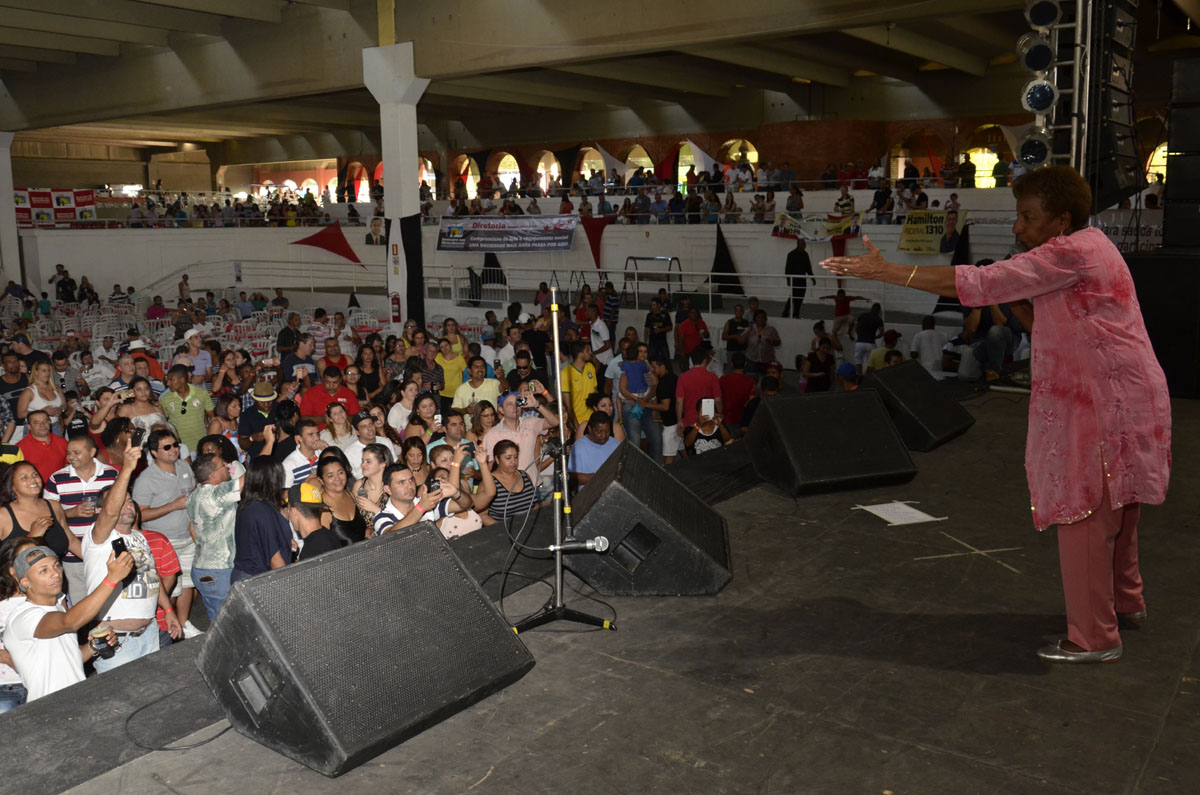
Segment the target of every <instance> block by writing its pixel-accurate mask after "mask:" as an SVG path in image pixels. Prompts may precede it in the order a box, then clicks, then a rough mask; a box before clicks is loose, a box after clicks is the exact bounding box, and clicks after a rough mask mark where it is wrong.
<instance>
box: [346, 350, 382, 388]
mask: <svg viewBox="0 0 1200 795" xmlns="http://www.w3.org/2000/svg"><path fill="white" fill-rule="evenodd" d="M352 366H353V367H357V368H358V374H359V375H358V395H357V397H358V399H359V400H374V399H375V396H376V395H378V394H379V392H380V391H381V390H382V389H383V379H382V378H381V376H380V371H379V353H378V352H377V351H376V350H375V349H374V348H373V347H371V346H370V345H364V346H362V348H361V349H360V350H359V351H358V356H357V357H355V359H354V364H353V365H352Z"/></svg>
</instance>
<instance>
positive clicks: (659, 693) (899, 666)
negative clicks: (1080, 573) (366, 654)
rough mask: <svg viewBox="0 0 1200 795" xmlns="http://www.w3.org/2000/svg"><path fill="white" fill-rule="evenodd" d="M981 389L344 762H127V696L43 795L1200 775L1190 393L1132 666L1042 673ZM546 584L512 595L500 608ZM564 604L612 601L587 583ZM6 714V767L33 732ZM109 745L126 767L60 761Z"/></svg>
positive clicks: (239, 754)
mask: <svg viewBox="0 0 1200 795" xmlns="http://www.w3.org/2000/svg"><path fill="white" fill-rule="evenodd" d="M968 406H970V408H971V411H972V413H973V414H975V416H976V417H977V418H978V422H977V423H976V425H975V427H973V428H972V429H971V430H970V431H968V432H967V433H966V435H964V436H962V437H960V438H959V439H957V440H955V441H953V442H951V443H950V444H948V445H946V446H945V447H942V448H941V449H939V450H936V451H934V452H932V453H927V454H914V459H915V460H916V463H917V465H918V466H919V468H920V474H919V475H918V476H917V477H916V479H915V480H914V481H912V483H910V484H907V485H905V486H899V487H889V488H883V489H877V490H871V491H853V492H841V493H836V494H825V495H817V496H811V497H805V498H801V499H799V500H794V499H792V498H789V497H785V496H784V495H783V494H782V493H781V492H779V491H777V490H776V489H774V488H772V487H769V486H758V487H756V488H754V489H753V490H751V491H749V492H746V493H744V494H741V495H740V496H735V497H733V498H732V499H729V500H728V501H726V502H723V503H721V504H720V508H719V509H720V511H721V512H722V513H723V514H724V515H725V516H726V518H727V519H728V521H729V529H730V547H731V549H732V552H733V562H734V578H733V581H732V582H731V583H730V584H729V586H728V587H726V588H725V590H724V591H723V592H722V593H721V594H720V595H719V596H717V597H713V598H613V599H609V600H608V601H610V602H611V603H612V604H613V606H614V607H615V608H616V609H617V611H618V613H619V626H620V631H619V632H616V633H610V632H589V633H580V632H576V631H574V629H573V627H568V626H567V625H563V624H557V625H552V626H551V627H550V628H547V629H542V630H536V631H533V632H530V633H527V634H525V635H523V636H522V637H523V638H524V640H525V642H526V643H527V644H528V646H529V648H530V650H531V651H532V652H533V655H534V657H535V658H536V660H537V665H536V667H535V668H534V669H533V670H532V671H531V672H530V673H529V674H528V675H527V676H526V677H525V678H524V679H522V680H520V681H519V682H517V683H516V684H515V685H513V686H512V687H510V688H508V689H507V690H504V691H502V692H500V693H498V694H497V695H495V696H493V697H491V698H489V699H487V700H485V701H483V702H482V703H480V704H478V705H476V706H474V707H472V708H470V709H468V710H466V711H465V712H463V713H461V714H459V715H457V716H455V717H453V718H451V719H449V720H448V721H445V722H444V723H441V724H439V725H437V726H435V727H433V728H432V729H430V730H428V731H426V732H425V733H424V734H421V735H420V736H418V737H416V738H414V739H412V740H410V741H408V742H407V743H405V744H404V745H402V746H400V747H397V748H394V749H392V750H390V751H388V752H386V753H384V754H383V755H382V756H380V757H378V758H377V759H375V760H374V761H372V762H369V763H367V764H365V765H363V766H362V767H360V768H358V769H356V770H353V771H351V772H349V773H348V774H346V775H345V776H343V777H342V778H340V779H336V780H329V779H325V778H323V777H321V776H319V775H317V774H315V773H311V772H309V771H308V770H306V769H304V768H302V767H300V766H299V765H297V764H295V763H293V762H291V761H289V760H287V759H285V758H284V757H282V756H279V755H276V754H274V753H273V752H270V751H268V750H266V749H264V748H262V747H260V746H258V745H256V744H255V743H253V742H251V741H250V740H247V739H245V738H243V737H241V736H240V735H238V734H236V733H234V732H229V733H227V734H225V735H224V736H222V737H220V738H218V739H217V740H216V741H214V742H212V743H210V744H208V745H205V746H203V747H201V748H198V749H195V750H192V751H187V752H182V753H167V752H155V753H149V754H146V755H144V756H140V757H136V754H137V752H136V750H131V747H130V746H129V744H128V742H125V741H124V740H123V736H122V735H121V732H122V729H121V723H122V721H123V717H124V716H123V714H121V713H120V711H119V702H117V701H115V700H113V701H110V703H111V708H110V709H109V710H107V711H105V712H104V713H103V715H104V717H105V720H103V721H99V723H100V724H101V725H100V726H98V727H97V728H96V729H95V731H97V732H103V733H109V734H111V735H113V737H112V740H111V741H110V745H109V746H104V745H103V744H99V745H95V749H96V750H92V748H90V747H89V748H87V749H85V748H84V747H83V744H82V743H80V742H77V741H76V740H74V739H73V737H72V732H71V730H70V729H68V728H66V726H69V725H70V724H66V725H65V726H64V728H63V729H62V733H61V739H60V740H59V741H58V743H57V748H54V749H52V750H51V749H46V750H44V751H35V752H33V755H34V756H36V757H38V758H39V762H38V766H39V767H40V769H41V770H42V771H44V778H42V779H41V781H42V783H43V784H44V785H45V791H58V790H61V789H65V788H66V787H68V786H73V785H75V784H78V786H75V788H74V789H72V790H70V791H71V792H75V793H104V795H109V794H110V793H122V795H133V794H134V793H187V794H190V793H204V795H210V794H211V793H215V792H244V793H298V792H302V793H309V792H332V793H370V794H371V795H378V793H392V792H414V793H455V792H471V793H514V792H521V793H551V792H555V793H557V792H575V793H604V794H607V793H722V792H728V793H758V792H769V793H832V794H834V795H841V793H876V794H877V793H883V792H891V793H895V794H896V795H901V794H902V793H922V794H928V793H972V795H976V794H980V793H1004V794H1005V795H1010V794H1011V793H1026V792H1029V793H1194V792H1197V791H1200V703H1198V701H1200V695H1198V694H1197V693H1198V690H1200V681H1198V680H1200V661H1198V660H1197V657H1196V649H1197V640H1198V637H1200V635H1198V622H1197V618H1198V617H1200V603H1198V601H1197V598H1196V597H1197V595H1198V594H1200V578H1198V577H1197V576H1196V573H1197V571H1200V566H1198V564H1200V535H1198V534H1197V527H1196V524H1197V521H1196V517H1197V515H1198V513H1200V504H1198V503H1200V489H1198V488H1197V487H1198V486H1200V484H1198V483H1197V476H1196V472H1197V462H1198V460H1200V451H1198V449H1197V443H1196V440H1197V438H1200V403H1196V402H1184V401H1179V402H1176V403H1175V405H1174V409H1175V473H1174V476H1173V479H1172V486H1171V495H1170V498H1169V500H1168V503H1167V504H1166V505H1165V506H1162V507H1154V508H1148V509H1146V510H1145V511H1144V513H1143V524H1142V532H1141V539H1142V545H1141V548H1142V571H1143V575H1144V577H1145V580H1146V584H1147V588H1146V593H1147V601H1148V604H1149V610H1150V620H1149V622H1148V623H1147V624H1146V625H1144V626H1143V628H1141V629H1138V630H1130V631H1126V632H1124V633H1123V634H1124V642H1125V656H1124V659H1123V660H1122V661H1121V662H1120V663H1119V664H1116V665H1099V666H1079V667H1070V666H1064V667H1054V668H1051V667H1048V666H1046V665H1044V664H1042V663H1040V662H1039V661H1038V660H1037V658H1036V657H1035V654H1034V652H1035V651H1036V649H1037V647H1038V646H1039V645H1041V643H1042V636H1043V635H1052V634H1056V633H1063V632H1065V627H1064V622H1063V619H1062V602H1061V592H1060V586H1059V579H1058V563H1057V549H1056V543H1055V536H1054V532H1053V531H1050V532H1047V533H1045V534H1042V535H1039V534H1038V533H1037V532H1036V531H1035V530H1034V529H1033V527H1032V526H1031V524H1030V520H1029V509H1028V499H1027V490H1026V486H1025V479H1024V472H1023V469H1022V459H1023V445H1024V435H1025V411H1026V407H1027V403H1026V400H1025V399H1024V398H1020V397H1016V396H1011V395H996V394H994V393H993V394H992V395H990V396H985V397H981V398H976V399H973V400H971V401H969V403H968ZM706 477H707V476H706ZM891 499H903V500H916V501H918V502H919V506H918V507H920V508H922V509H923V510H926V511H927V512H929V513H931V514H933V515H935V516H946V517H949V518H948V520H947V521H944V522H938V523H932V524H923V525H915V526H908V527H894V528H889V527H886V526H885V525H884V523H883V522H882V521H880V520H878V519H876V518H875V517H873V516H871V515H868V514H866V513H865V512H862V511H854V510H851V508H852V506H854V505H856V504H868V503H874V502H883V501H887V500H891ZM968 545H969V547H968ZM1010 547H1017V548H1018V549H1012V550H1008V551H997V552H990V553H988V554H987V555H984V554H973V553H972V552H971V548H974V549H977V550H1000V549H1006V548H1010ZM930 556H934V557H930ZM936 556H942V557H936ZM918 558H930V559H927V560H918ZM573 582H575V584H576V585H577V586H578V587H583V586H580V585H579V583H578V581H573ZM545 591H546V589H545V588H542V587H540V586H534V587H530V588H527V589H526V590H524V591H522V592H521V593H519V594H518V595H517V596H516V597H514V598H511V599H509V600H508V604H507V607H508V609H509V611H510V614H520V613H521V612H522V611H532V610H534V609H535V608H537V607H538V606H539V605H540V604H541V603H542V600H543V599H544V598H545ZM568 603H569V605H570V606H572V607H576V608H578V609H582V610H587V611H589V612H596V613H603V612H604V608H603V607H601V606H599V605H596V604H595V603H592V602H588V601H587V600H585V599H582V598H580V597H579V596H578V595H575V594H571V595H570V598H569V602H568ZM335 639H336V633H331V640H334V641H335ZM185 651H186V650H185V649H178V650H175V651H174V652H172V654H183V653H185ZM164 656H165V655H164ZM187 656H189V657H190V656H192V655H187ZM179 659H183V657H180V658H179ZM148 673H149V672H148ZM108 676H112V674H109V675H108ZM195 679H196V677H195V675H194V674H192V675H190V678H185V679H183V680H181V681H180V682H179V684H186V683H187V682H188V681H195ZM101 680H103V677H101ZM92 684H93V683H89V684H87V685H84V686H82V687H83V688H87V687H91V686H92ZM95 684H97V685H99V684H100V683H99V682H98V683H95ZM172 689H174V687H167V686H165V685H164V684H161V683H160V684H156V685H155V686H154V688H153V690H154V692H153V693H150V692H139V693H138V694H137V695H136V697H135V696H130V697H129V700H130V701H131V702H135V703H137V704H140V703H145V702H146V701H148V700H150V699H151V698H153V696H154V695H158V694H160V693H164V692H170V690H172ZM61 695H67V694H66V693H64V694H61ZM81 695H82V694H81ZM181 696H182V694H181ZM181 696H180V697H181ZM176 698H179V697H176ZM171 703H172V701H171V700H168V701H167V702H165V703H164V710H162V711H161V712H164V713H166V714H162V715H157V716H156V717H154V721H157V724H145V727H148V729H151V730H154V731H157V732H160V733H161V734H160V736H161V739H162V741H163V742H166V741H169V740H173V739H175V738H176V737H180V736H182V732H183V731H194V729H195V727H196V726H197V725H203V723H205V720H204V718H205V716H206V714H208V713H205V712H204V711H203V709H201V710H200V711H199V713H198V714H196V713H194V712H193V710H192V709H191V708H188V707H185V706H179V707H176V708H175V710H176V711H177V712H178V713H180V714H177V715H175V716H174V723H175V724H177V725H178V726H179V727H182V728H176V729H172V728H171V726H170V725H168V722H169V721H170V719H171V717H172V716H171V715H170V711H169V710H167V709H165V707H167V706H168V705H170V704H171ZM210 703H211V702H210ZM18 712H19V711H18ZM188 715H191V718H190V722H189V719H188ZM144 718H146V716H145V715H144V714H143V715H142V716H139V718H138V720H137V721H135V730H136V729H137V726H138V724H139V723H141V721H142V720H143V719H144ZM223 725H224V722H223V721H222V722H220V723H219V724H218V725H217V726H215V727H213V728H205V729H202V730H200V731H195V733H193V734H190V735H188V736H187V737H186V738H185V739H184V740H183V742H188V741H194V740H197V739H202V738H203V737H205V736H208V735H210V734H211V733H212V732H213V731H215V730H216V729H218V728H220V727H221V726H223ZM4 728H5V729H6V731H5V743H4V744H3V745H4V746H6V748H7V750H6V753H5V757H6V758H5V760H4V762H5V765H4V767H5V773H6V775H7V774H8V773H9V772H10V771H12V770H13V769H14V768H13V760H12V758H11V757H10V754H11V753H13V752H18V753H19V752H20V751H19V746H20V745H21V742H22V739H28V738H29V736H30V735H29V734H24V733H22V732H18V731H14V730H15V729H16V728H17V726H16V724H14V723H7V724H4ZM22 728H30V727H29V726H28V725H25V726H23V727H22ZM43 748H44V746H43ZM26 753H29V751H26ZM46 753H48V754H49V755H50V758H54V759H56V760H57V762H58V764H57V765H54V764H53V763H51V764H45V762H42V761H40V757H41V755H43V754H46ZM95 753H99V754H106V753H107V754H113V755H116V756H117V758H116V759H115V760H114V762H116V761H124V762H125V763H124V764H122V765H121V766H119V767H116V768H115V769H113V770H110V771H109V772H107V773H100V772H99V770H100V769H103V768H104V767H107V766H109V765H111V764H112V763H113V762H109V763H108V764H104V763H103V762H101V763H100V765H99V766H98V767H97V768H96V769H94V770H93V772H92V773H89V774H85V775H84V776H79V775H78V773H75V774H74V777H72V775H73V774H72V773H71V768H72V767H73V766H75V765H76V764H78V765H80V766H86V765H87V764H89V762H88V760H86V757H87V756H91V755H93V754H95ZM76 758H79V762H78V763H76V762H75V759H76ZM80 781H84V782H85V783H82V784H80V783H79V782H80ZM68 782H69V783H68ZM10 784H11V782H10ZM55 784H57V786H55ZM10 791H20V792H22V793H30V792H35V791H39V787H38V786H37V785H33V786H25V785H24V784H22V786H21V788H20V789H19V790H10Z"/></svg>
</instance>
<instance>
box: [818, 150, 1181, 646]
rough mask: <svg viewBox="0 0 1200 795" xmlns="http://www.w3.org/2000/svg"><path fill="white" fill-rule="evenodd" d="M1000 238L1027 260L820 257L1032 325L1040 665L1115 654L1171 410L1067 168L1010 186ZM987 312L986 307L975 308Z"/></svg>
mask: <svg viewBox="0 0 1200 795" xmlns="http://www.w3.org/2000/svg"><path fill="white" fill-rule="evenodd" d="M1012 190H1013V195H1014V196H1015V198H1016V204H1017V207H1016V210H1017V213H1016V214H1017V220H1016V223H1015V224H1014V225H1013V235H1014V236H1015V237H1016V238H1017V240H1018V241H1020V243H1021V244H1022V245H1023V246H1024V247H1025V249H1026V252H1025V253H1022V254H1016V255H1014V256H1013V257H1011V258H1009V259H1006V260H1004V261H1002V262H996V263H993V264H991V265H988V266H986V267H982V268H976V267H974V266H971V265H958V266H951V265H931V266H926V267H910V266H908V265H897V264H894V263H891V262H888V261H887V260H885V259H884V258H883V254H882V253H881V252H880V251H879V249H878V248H876V247H875V246H874V245H873V244H872V243H871V241H870V239H868V238H867V237H863V239H862V243H863V246H864V247H865V248H866V250H867V253H866V254H865V255H862V256H858V257H833V258H831V259H827V260H825V261H824V262H822V263H821V265H822V266H824V267H825V269H826V270H828V271H830V272H832V273H833V274H835V275H837V276H839V277H843V276H857V277H859V278H863V279H873V280H876V281H882V282H888V283H890V284H896V285H901V286H904V287H912V288H914V289H918V290H926V291H928V292H931V293H936V294H938V295H943V296H947V297H956V298H958V299H959V301H961V302H962V304H963V306H968V307H987V306H993V305H996V304H1004V303H1007V304H1008V307H1009V309H1010V310H1011V312H1012V313H1013V315H1014V316H1015V317H1016V319H1017V320H1018V322H1020V323H1021V325H1022V326H1024V327H1025V328H1026V329H1027V330H1032V328H1033V324H1034V317H1035V311H1034V310H1035V309H1036V319H1037V333H1036V334H1034V335H1033V358H1032V361H1033V368H1032V375H1033V383H1032V392H1031V394H1030V399H1029V432H1028V438H1027V440H1026V448H1025V469H1026V474H1027V475H1028V479H1029V490H1030V494H1031V497H1032V514H1033V523H1034V526H1035V527H1037V529H1038V530H1045V529H1046V528H1048V527H1049V526H1050V525H1056V526H1057V528H1058V530H1057V535H1058V554H1059V565H1060V568H1061V570H1062V582H1063V595H1064V597H1065V601H1066V613H1067V639H1066V640H1063V641H1059V642H1058V643H1056V644H1053V645H1051V646H1046V647H1043V648H1042V649H1040V650H1039V651H1038V656H1039V657H1041V658H1042V659H1043V660H1045V661H1047V662H1055V663H1059V662H1061V663H1092V662H1114V661H1116V660H1119V659H1120V658H1121V653H1122V645H1121V635H1120V632H1119V631H1118V619H1119V618H1120V619H1125V620H1127V621H1131V622H1139V621H1143V620H1145V618H1146V616H1147V614H1146V600H1145V598H1144V596H1143V594H1142V577H1141V573H1140V571H1139V569H1138V552H1137V548H1138V542H1137V530H1138V520H1139V518H1140V511H1141V505H1142V504H1143V503H1150V504H1156V503H1160V502H1162V501H1163V500H1164V499H1165V498H1166V492H1167V481H1168V480H1169V478H1170V471H1171V402H1170V399H1169V397H1168V395H1167V383H1166V378H1165V377H1164V376H1163V372H1162V368H1161V367H1160V366H1159V364H1158V359H1157V357H1156V356H1155V355H1154V349H1153V348H1152V347H1151V346H1150V339H1149V337H1148V336H1147V334H1146V327H1145V323H1144V322H1143V320H1142V313H1141V309H1140V307H1139V306H1138V302H1137V292H1136V290H1135V289H1134V283H1133V278H1132V277H1131V276H1130V274H1129V268H1128V266H1126V264H1125V261H1124V259H1123V258H1122V256H1121V252H1120V251H1118V250H1117V248H1116V246H1114V245H1113V244H1112V242H1111V241H1109V239H1108V237H1107V236H1106V235H1105V234H1104V232H1102V231H1101V230H1099V229H1095V228H1089V227H1088V225H1087V224H1088V218H1089V216H1090V215H1091V210H1092V191H1091V188H1090V187H1089V186H1088V183H1087V181H1086V180H1085V179H1084V178H1083V177H1082V176H1080V174H1079V173H1078V172H1077V171H1075V170H1074V169H1072V168H1070V167H1069V166H1048V167H1045V168H1039V169H1037V170H1035V171H1031V172H1029V173H1028V174H1025V175H1024V176H1023V177H1021V178H1020V179H1018V180H1017V181H1016V182H1015V183H1014V184H1013V189H1012ZM985 311H986V310H985Z"/></svg>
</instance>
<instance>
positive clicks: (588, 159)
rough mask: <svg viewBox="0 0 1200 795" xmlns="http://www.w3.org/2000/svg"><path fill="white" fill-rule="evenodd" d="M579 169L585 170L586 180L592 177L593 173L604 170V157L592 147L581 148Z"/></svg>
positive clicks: (584, 176)
mask: <svg viewBox="0 0 1200 795" xmlns="http://www.w3.org/2000/svg"><path fill="white" fill-rule="evenodd" d="M579 170H580V171H582V172H583V178H584V179H585V180H586V179H591V177H592V174H594V173H598V172H601V171H604V158H603V157H601V156H600V153H599V152H598V151H596V150H595V149H592V148H591V147H586V148H584V149H581V150H580V151H579Z"/></svg>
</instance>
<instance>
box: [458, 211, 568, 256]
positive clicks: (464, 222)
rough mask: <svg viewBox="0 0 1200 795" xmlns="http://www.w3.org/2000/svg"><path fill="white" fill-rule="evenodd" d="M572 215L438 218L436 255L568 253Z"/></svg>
mask: <svg viewBox="0 0 1200 795" xmlns="http://www.w3.org/2000/svg"><path fill="white" fill-rule="evenodd" d="M578 224H579V217H578V216H575V215H508V216H502V217H494V216H465V217H462V218H448V217H444V218H442V223H441V226H440V227H439V229H438V242H437V248H438V251H496V252H503V251H570V250H571V245H572V243H573V242H574V239H575V227H576V226H577V225H578Z"/></svg>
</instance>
